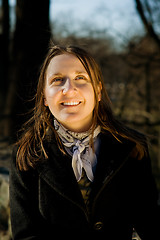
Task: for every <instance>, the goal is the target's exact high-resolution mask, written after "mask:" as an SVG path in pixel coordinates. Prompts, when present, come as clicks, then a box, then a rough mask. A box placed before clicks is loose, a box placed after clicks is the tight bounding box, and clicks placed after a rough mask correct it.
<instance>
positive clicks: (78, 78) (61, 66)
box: [10, 46, 160, 240]
mask: <svg viewBox="0 0 160 240" xmlns="http://www.w3.org/2000/svg"><path fill="white" fill-rule="evenodd" d="M157 200H158V195H157V190H156V185H155V182H154V179H153V176H152V172H151V163H150V157H149V153H148V149H147V141H146V137H145V136H144V135H143V134H141V133H138V132H136V131H134V130H132V129H129V128H128V127H126V126H124V125H123V124H122V123H120V122H119V121H117V120H116V119H115V117H114V115H113V113H112V109H111V106H110V99H109V97H108V95H107V92H106V89H105V87H104V83H103V78H102V74H101V71H100V68H99V66H98V65H97V63H96V62H95V60H94V59H93V57H92V56H91V55H90V54H89V53H88V52H87V51H85V50H83V49H81V48H79V47H74V46H69V47H62V46H51V48H50V50H49V52H48V55H47V57H46V59H45V61H44V63H43V66H42V69H41V73H40V77H39V82H38V86H37V94H36V103H35V108H34V111H33V117H32V118H31V119H30V121H29V122H28V123H27V124H26V125H25V130H24V132H23V133H22V136H21V138H20V139H19V141H18V142H17V146H16V148H15V149H14V152H13V159H12V162H11V171H10V209H11V225H12V231H13V239H14V240H23V239H25V240H29V239H35V240H44V239H51V238H52V236H53V234H54V235H56V236H58V237H59V238H61V237H64V234H65V237H70V239H75V236H77V233H78V236H79V237H80V238H84V237H86V238H87V239H89V238H94V237H96V238H97V239H100V240H101V239H104V237H106V239H109V240H117V239H120V238H122V239H124V240H131V239H132V233H133V228H134V229H135V230H136V231H137V232H138V234H139V236H140V237H141V238H142V239H143V240H150V239H160V229H159V226H160V211H159V207H158V204H157ZM122 216H123V217H122ZM22 223H23V224H22Z"/></svg>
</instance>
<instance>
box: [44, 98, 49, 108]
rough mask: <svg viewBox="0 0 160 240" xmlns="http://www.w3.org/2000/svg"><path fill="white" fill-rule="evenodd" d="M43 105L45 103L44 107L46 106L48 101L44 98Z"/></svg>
mask: <svg viewBox="0 0 160 240" xmlns="http://www.w3.org/2000/svg"><path fill="white" fill-rule="evenodd" d="M44 105H45V106H46V107H47V106H48V103H47V100H46V98H44Z"/></svg>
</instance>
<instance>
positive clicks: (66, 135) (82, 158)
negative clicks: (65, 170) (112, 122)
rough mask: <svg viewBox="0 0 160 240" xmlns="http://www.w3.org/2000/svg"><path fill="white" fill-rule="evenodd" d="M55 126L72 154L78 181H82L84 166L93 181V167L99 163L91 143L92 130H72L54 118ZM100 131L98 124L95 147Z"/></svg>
mask: <svg viewBox="0 0 160 240" xmlns="http://www.w3.org/2000/svg"><path fill="white" fill-rule="evenodd" d="M54 127H55V130H56V131H57V133H58V135H59V137H60V138H61V140H62V143H63V145H64V147H65V149H66V151H67V152H68V154H69V155H71V156H72V168H73V171H74V174H75V176H76V179H77V181H80V179H81V176H82V168H84V170H85V172H86V175H87V177H88V179H89V180H90V181H91V182H93V179H94V175H93V168H94V167H95V166H96V164H97V158H96V154H95V153H94V152H93V150H92V148H91V147H90V145H89V142H90V139H91V137H92V134H91V130H89V131H87V132H83V133H76V132H72V131H69V130H67V129H66V128H65V127H64V126H62V125H61V124H60V123H59V122H58V121H57V120H56V119H55V120H54ZM100 131H101V127H100V126H98V127H97V128H96V129H95V130H94V133H93V141H94V145H95V147H96V138H97V136H98V134H99V133H100Z"/></svg>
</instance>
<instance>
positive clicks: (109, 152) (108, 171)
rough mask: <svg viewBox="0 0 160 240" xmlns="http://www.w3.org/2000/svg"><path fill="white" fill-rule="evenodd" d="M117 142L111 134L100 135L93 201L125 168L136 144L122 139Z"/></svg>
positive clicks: (92, 194)
mask: <svg viewBox="0 0 160 240" xmlns="http://www.w3.org/2000/svg"><path fill="white" fill-rule="evenodd" d="M121 140H122V142H119V141H118V140H116V139H115V138H114V137H113V136H112V135H111V134H110V133H109V132H105V133H103V134H101V135H100V149H99V153H98V156H97V158H98V163H97V167H96V172H95V178H94V182H93V184H92V192H91V196H90V197H91V198H92V199H93V198H94V197H95V196H96V195H97V194H98V192H99V191H101V188H103V185H104V184H106V182H107V181H108V179H109V178H111V177H112V176H114V175H115V174H116V172H117V171H118V170H119V169H120V168H121V166H123V164H124V163H125V161H126V160H127V158H128V156H129V154H130V152H131V151H132V149H133V148H134V146H135V143H133V142H131V141H129V140H126V139H121Z"/></svg>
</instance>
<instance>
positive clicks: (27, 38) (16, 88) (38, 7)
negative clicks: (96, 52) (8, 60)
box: [6, 0, 51, 135]
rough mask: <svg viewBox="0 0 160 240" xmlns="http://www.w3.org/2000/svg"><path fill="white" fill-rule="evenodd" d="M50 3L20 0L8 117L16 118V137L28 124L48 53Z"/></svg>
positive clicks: (13, 121) (17, 11) (17, 9)
mask: <svg viewBox="0 0 160 240" xmlns="http://www.w3.org/2000/svg"><path fill="white" fill-rule="evenodd" d="M50 36H51V32H50V26H49V0H45V1H44V0H34V1H33V0H23V1H22V0H17V5H16V30H15V33H14V39H13V49H12V64H11V65H12V67H11V69H10V72H11V75H10V88H9V91H8V98H7V100H8V101H7V102H6V104H7V106H6V112H7V114H9V115H11V116H12V121H11V125H10V126H9V132H10V131H11V130H13V132H12V134H13V135H15V132H16V131H17V130H18V129H19V127H20V126H21V125H22V123H24V122H25V121H26V120H27V116H26V114H25V113H26V112H28V111H29V110H30V108H32V107H33V102H32V101H30V99H31V98H33V95H34V94H35V92H36V85H37V79H38V73H39V69H40V65H41V64H42V61H43V59H44V56H45V54H46V52H47V49H48V43H49V40H50Z"/></svg>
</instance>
